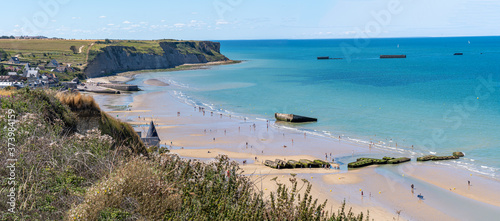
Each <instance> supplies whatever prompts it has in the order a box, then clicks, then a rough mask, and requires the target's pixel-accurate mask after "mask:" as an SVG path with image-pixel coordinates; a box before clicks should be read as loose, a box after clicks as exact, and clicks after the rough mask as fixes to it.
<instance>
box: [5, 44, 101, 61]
mask: <svg viewBox="0 0 500 221" xmlns="http://www.w3.org/2000/svg"><path fill="white" fill-rule="evenodd" d="M93 42H95V41H94V40H61V39H0V49H3V50H4V51H5V52H7V53H8V54H9V56H10V57H12V56H16V55H17V56H18V57H19V59H20V60H21V61H22V62H30V63H31V64H44V63H47V62H48V61H50V60H52V59H56V60H57V61H58V62H60V63H64V64H72V66H79V65H77V64H85V63H86V58H87V50H88V47H89V45H90V44H92V43H93ZM71 46H75V47H76V48H77V49H80V48H81V47H82V46H83V47H82V50H81V53H76V54H74V53H73V52H72V51H71V50H70V47H71Z"/></svg>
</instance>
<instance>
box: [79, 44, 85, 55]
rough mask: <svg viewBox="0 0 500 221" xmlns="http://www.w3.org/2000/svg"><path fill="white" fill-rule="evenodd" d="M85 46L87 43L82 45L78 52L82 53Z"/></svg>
mask: <svg viewBox="0 0 500 221" xmlns="http://www.w3.org/2000/svg"><path fill="white" fill-rule="evenodd" d="M83 47H85V45H82V46H81V47H80V49H78V54H81V53H82V49H83Z"/></svg>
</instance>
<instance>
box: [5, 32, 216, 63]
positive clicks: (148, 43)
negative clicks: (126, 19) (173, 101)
mask: <svg viewBox="0 0 500 221" xmlns="http://www.w3.org/2000/svg"><path fill="white" fill-rule="evenodd" d="M160 42H178V43H183V42H184V43H186V42H192V43H194V44H195V45H198V44H199V41H180V40H173V39H162V40H65V39H0V50H3V51H4V52H5V53H6V54H7V56H6V57H5V58H6V59H4V60H3V62H6V60H8V59H9V58H10V57H13V56H17V57H19V59H20V60H21V62H29V63H31V64H35V65H38V64H45V63H47V62H49V61H50V60H52V59H56V60H57V61H58V62H59V63H63V64H72V66H76V67H79V68H82V69H83V68H84V67H85V66H86V64H87V62H88V61H91V60H92V59H93V58H94V57H95V55H96V54H97V53H99V52H101V49H102V48H105V47H107V46H126V47H133V48H135V53H144V54H156V55H163V52H164V51H163V50H162V48H161V47H160ZM72 46H74V49H75V51H73V50H71V49H70V48H71V47H72ZM178 49H179V51H181V53H184V54H185V53H200V52H199V51H197V50H194V49H192V48H189V47H179V48H178ZM215 54H216V56H219V55H220V54H218V53H215ZM210 56H212V55H210ZM209 60H210V59H209Z"/></svg>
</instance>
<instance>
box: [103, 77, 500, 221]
mask: <svg viewBox="0 0 500 221" xmlns="http://www.w3.org/2000/svg"><path fill="white" fill-rule="evenodd" d="M158 81H159V80H158V79H154V80H153V82H155V83H154V85H157V86H156V87H162V88H164V89H162V90H160V91H155V92H145V93H143V94H140V95H136V94H128V95H98V96H99V98H98V99H97V101H98V102H99V104H100V105H101V107H102V106H103V104H109V103H112V102H111V101H113V102H116V100H122V101H123V104H124V105H128V106H129V108H130V110H113V109H112V108H111V109H107V111H109V112H110V113H112V115H115V116H117V117H118V118H119V119H121V120H122V121H124V122H127V123H130V124H131V125H133V126H134V127H135V129H136V131H141V132H142V133H143V134H144V133H145V131H147V125H148V124H149V123H150V121H151V120H153V121H154V123H155V124H156V125H157V127H156V128H157V131H158V134H159V136H160V139H161V144H162V146H163V147H165V148H168V149H169V150H170V152H171V153H173V154H178V155H179V156H181V157H183V158H187V159H198V160H202V161H208V160H213V158H214V157H216V156H217V155H219V154H225V155H228V156H229V158H231V159H232V160H235V161H237V162H238V163H239V164H240V165H241V168H242V170H243V174H244V175H246V176H249V177H251V179H252V180H254V181H255V186H256V187H257V189H259V190H263V191H264V193H266V192H267V193H268V192H269V191H271V190H274V189H275V188H276V187H277V185H276V183H275V181H271V179H272V178H274V177H277V181H279V182H282V183H287V181H288V179H289V178H291V175H290V174H296V176H297V178H299V179H306V180H307V181H308V182H310V183H311V184H312V185H313V189H312V194H313V197H315V198H318V199H319V200H320V201H324V200H328V204H327V207H326V208H327V209H328V210H329V211H330V210H332V211H334V212H336V211H337V209H338V208H339V206H340V205H341V202H342V201H343V200H345V201H346V204H347V207H348V208H349V207H352V208H353V212H355V213H359V212H363V213H365V214H366V211H367V210H368V211H369V213H370V218H373V219H375V220H393V218H394V219H398V218H399V219H407V220H429V219H433V220H459V219H463V218H464V217H470V218H474V217H481V216H482V215H486V217H488V216H491V215H495V214H499V212H498V211H500V203H499V200H498V199H500V198H499V197H500V191H499V187H498V181H496V180H492V179H490V178H488V177H481V176H477V175H475V174H474V175H472V174H471V173H470V172H468V171H465V170H459V169H455V168H448V167H445V166H440V165H435V164H433V163H431V162H428V163H420V162H418V163H417V162H411V163H406V164H401V165H395V166H393V165H387V166H378V167H377V166H370V167H367V168H362V169H355V170H351V169H349V170H348V169H347V168H346V165H345V164H346V162H347V161H355V158H357V157H360V156H367V155H373V154H375V155H384V154H387V155H394V153H391V152H388V151H387V150H382V149H376V148H369V147H368V146H367V145H365V144H362V143H354V142H351V141H347V140H345V139H343V138H341V139H332V138H325V137H321V136H316V135H314V134H308V133H302V132H300V131H294V130H289V129H283V128H284V127H281V126H282V125H278V124H279V123H276V122H274V121H268V120H265V119H255V118H254V119H252V118H247V117H243V116H236V115H230V114H228V113H226V112H217V111H214V110H208V109H205V110H204V112H203V110H202V109H201V108H200V107H198V106H193V105H189V104H187V103H185V102H183V100H181V99H179V98H178V94H177V89H178V88H176V86H172V85H170V86H160V85H164V84H167V82H163V83H162V82H158ZM150 82H151V81H150ZM146 84H147V83H146ZM148 85H149V84H148ZM148 87H149V86H148ZM124 96H128V98H130V97H131V98H132V100H131V101H132V102H131V103H126V101H127V100H130V99H124V98H123V97H124ZM117 98H118V99H117ZM105 110H106V108H105ZM330 154H331V155H330ZM325 155H326V156H325ZM330 156H331V157H330ZM275 159H281V160H290V159H293V160H299V159H310V160H314V159H321V160H327V161H329V162H332V160H334V161H333V164H332V165H339V166H340V169H339V170H337V169H323V168H316V169H315V168H312V169H310V168H301V169H299V168H296V169H281V170H278V169H272V168H270V167H266V166H264V165H263V162H264V161H265V160H275ZM243 161H246V163H245V164H243ZM336 163H339V164H336ZM467 181H471V182H472V185H471V186H468V184H467ZM414 182H415V183H416V184H415V186H416V188H415V190H414V192H413V193H412V191H411V188H410V184H413V183H414ZM288 183H289V182H288ZM419 193H422V195H424V196H425V198H424V200H420V199H418V198H417V197H416V195H417V194H419ZM442 193H444V194H447V195H450V197H446V196H445V197H443V196H441V195H440V194H442ZM433 195H435V196H438V195H439V197H433ZM450 201H455V202H458V203H459V207H451V208H449V207H446V206H444V207H440V206H439V205H442V204H445V205H446V204H447V203H448V202H450ZM469 204H470V205H469ZM460 205H463V206H464V207H465V208H460ZM471 207H472V208H471ZM476 207H477V208H483V209H485V210H486V211H482V210H480V209H477V208H476ZM456 210H458V211H461V212H458V213H457V212H456ZM464 211H465V214H463V213H464ZM398 213H399V214H398ZM478 213H481V214H478Z"/></svg>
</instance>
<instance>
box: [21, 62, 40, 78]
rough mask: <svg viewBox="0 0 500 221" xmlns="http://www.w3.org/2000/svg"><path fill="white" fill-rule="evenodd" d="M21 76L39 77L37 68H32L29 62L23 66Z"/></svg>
mask: <svg viewBox="0 0 500 221" xmlns="http://www.w3.org/2000/svg"><path fill="white" fill-rule="evenodd" d="M23 77H27V78H39V75H38V68H32V67H30V65H29V64H26V65H25V66H24V72H23Z"/></svg>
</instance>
